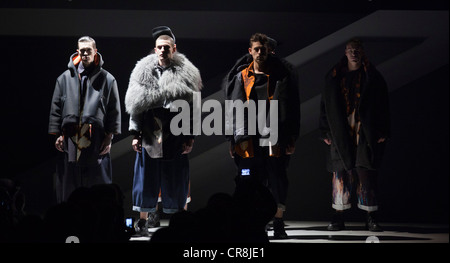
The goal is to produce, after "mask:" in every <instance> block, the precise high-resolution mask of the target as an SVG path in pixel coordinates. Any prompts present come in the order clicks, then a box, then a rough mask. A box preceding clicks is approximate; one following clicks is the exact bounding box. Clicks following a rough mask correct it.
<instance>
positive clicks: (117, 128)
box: [105, 79, 121, 134]
mask: <svg viewBox="0 0 450 263" xmlns="http://www.w3.org/2000/svg"><path fill="white" fill-rule="evenodd" d="M105 132H106V133H112V134H120V133H121V110H120V99H119V90H118V87H117V81H116V80H115V79H113V80H112V81H111V87H110V91H109V98H108V104H107V110H106V118H105Z"/></svg>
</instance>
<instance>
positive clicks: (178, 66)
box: [125, 52, 202, 115]
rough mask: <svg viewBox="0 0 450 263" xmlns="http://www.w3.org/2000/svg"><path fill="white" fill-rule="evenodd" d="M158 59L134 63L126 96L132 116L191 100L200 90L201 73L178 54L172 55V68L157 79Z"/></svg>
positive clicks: (149, 56)
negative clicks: (176, 102) (162, 105)
mask: <svg viewBox="0 0 450 263" xmlns="http://www.w3.org/2000/svg"><path fill="white" fill-rule="evenodd" d="M157 64H158V57H157V55H156V54H150V55H148V56H146V57H144V58H142V59H141V60H139V61H138V62H137V63H136V66H135V68H134V69H133V71H132V72H131V76H130V82H129V84H128V89H127V92H126V94H125V110H126V111H127V113H129V114H131V115H135V114H140V113H142V112H144V111H146V110H148V109H151V108H155V107H158V106H159V105H161V104H162V103H163V102H170V101H174V100H177V99H189V98H192V96H191V95H192V93H193V92H194V91H196V92H199V91H201V89H202V80H201V77H200V71H199V70H198V69H197V68H196V67H195V66H194V65H193V64H192V63H191V62H190V61H189V60H188V59H187V58H186V57H185V56H184V55H183V54H181V53H178V52H176V53H174V56H173V61H172V66H171V68H170V69H167V70H165V71H164V72H163V74H162V75H161V77H160V78H159V79H158V78H157V77H156V76H157V72H156V70H157V69H156V66H157Z"/></svg>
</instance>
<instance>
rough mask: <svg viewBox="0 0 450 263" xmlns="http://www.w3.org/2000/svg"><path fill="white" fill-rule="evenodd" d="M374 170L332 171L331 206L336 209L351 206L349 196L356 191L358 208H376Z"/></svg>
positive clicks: (372, 209)
mask: <svg viewBox="0 0 450 263" xmlns="http://www.w3.org/2000/svg"><path fill="white" fill-rule="evenodd" d="M377 176H378V173H377V171H376V170H368V169H364V168H355V169H352V170H350V171H345V170H344V171H336V172H333V179H332V189H333V194H332V207H333V208H334V209H336V210H346V209H350V208H351V198H352V195H353V194H354V193H355V192H356V197H357V200H358V208H360V209H362V210H365V211H368V212H372V211H376V210H378V203H377V198H376V197H377Z"/></svg>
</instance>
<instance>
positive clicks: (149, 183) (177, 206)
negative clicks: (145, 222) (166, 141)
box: [132, 148, 189, 214]
mask: <svg viewBox="0 0 450 263" xmlns="http://www.w3.org/2000/svg"><path fill="white" fill-rule="evenodd" d="M160 192H161V203H162V208H163V212H164V213H167V214H173V213H175V212H177V211H180V210H183V208H184V206H185V205H186V201H187V197H188V194H189V159H188V156H187V155H185V154H181V155H179V156H176V157H175V158H174V159H171V160H164V159H159V158H150V156H149V155H148V154H147V153H146V151H145V148H142V152H141V153H137V154H136V160H135V164H134V178H133V193H132V196H133V210H134V211H138V212H155V211H156V205H157V204H158V197H159V193H160Z"/></svg>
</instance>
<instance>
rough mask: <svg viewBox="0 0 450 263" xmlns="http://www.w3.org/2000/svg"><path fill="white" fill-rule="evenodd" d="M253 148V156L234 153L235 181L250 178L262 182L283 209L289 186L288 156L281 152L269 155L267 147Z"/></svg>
mask: <svg viewBox="0 0 450 263" xmlns="http://www.w3.org/2000/svg"><path fill="white" fill-rule="evenodd" d="M255 148H256V149H255V157H253V158H242V157H240V156H239V155H237V154H235V155H234V161H235V164H236V166H237V169H238V174H237V176H236V181H237V183H239V181H240V180H248V179H251V180H256V181H258V182H260V183H262V184H263V185H265V186H266V187H268V188H269V190H270V191H271V192H272V195H273V197H274V199H275V201H276V202H277V206H278V208H281V209H283V210H285V207H286V199H287V193H288V187H289V180H288V177H287V168H288V165H289V160H290V156H289V155H285V154H282V155H281V156H280V157H271V156H269V154H268V149H267V147H255ZM247 172H248V173H247ZM247 174H248V175H247Z"/></svg>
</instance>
